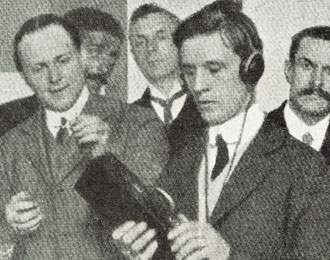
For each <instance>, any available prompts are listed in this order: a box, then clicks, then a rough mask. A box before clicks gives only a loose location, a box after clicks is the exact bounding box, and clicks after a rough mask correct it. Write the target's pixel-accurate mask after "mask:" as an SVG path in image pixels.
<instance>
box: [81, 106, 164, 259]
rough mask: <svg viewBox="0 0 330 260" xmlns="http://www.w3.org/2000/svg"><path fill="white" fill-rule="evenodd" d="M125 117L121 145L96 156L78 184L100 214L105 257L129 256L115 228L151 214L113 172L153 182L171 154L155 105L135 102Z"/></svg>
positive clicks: (139, 180) (150, 184)
mask: <svg viewBox="0 0 330 260" xmlns="http://www.w3.org/2000/svg"><path fill="white" fill-rule="evenodd" d="M125 120H126V122H124V123H123V126H122V127H121V128H122V131H121V135H120V138H119V139H118V143H119V145H118V146H117V147H120V148H119V149H118V148H117V149H116V151H111V152H112V153H109V154H108V155H107V156H104V157H101V158H97V159H95V160H93V161H92V162H91V163H90V164H89V165H88V167H87V169H86V170H85V171H84V173H83V175H82V176H81V177H80V179H79V180H78V182H77V183H76V185H75V188H76V190H77V191H78V192H79V193H80V195H81V196H82V197H83V198H84V199H85V200H86V201H87V202H88V203H89V204H90V205H91V206H92V207H93V209H94V210H95V212H96V213H97V215H98V217H99V220H100V225H101V227H102V228H100V229H99V230H98V234H99V238H100V239H99V240H98V241H99V243H100V245H101V247H102V248H103V249H104V250H103V254H104V258H105V259H116V260H117V259H118V260H119V259H125V258H124V256H122V255H121V253H120V251H119V250H118V249H117V247H116V246H115V245H114V243H113V242H112V238H111V233H112V231H113V230H114V229H115V228H117V227H118V225H120V224H122V223H123V222H124V221H125V220H130V219H136V220H141V221H142V220H144V219H145V217H146V216H148V213H146V212H144V209H143V208H141V207H139V204H138V203H137V201H135V200H131V198H130V194H129V193H127V192H125V190H123V189H122V187H121V186H120V185H118V183H116V182H115V181H114V180H113V178H112V175H111V174H110V173H112V174H114V175H115V176H120V177H122V176H126V177H127V178H128V182H129V183H130V182H133V181H137V182H138V183H141V184H142V185H146V186H152V185H154V184H155V183H156V182H157V180H158V178H159V176H160V174H161V173H162V172H163V171H164V168H165V166H166V165H167V162H168V156H169V145H168V142H167V135H166V132H165V129H164V127H163V124H162V122H161V121H160V120H159V119H158V116H157V115H156V113H154V112H153V109H152V108H144V107H141V106H138V105H136V104H131V105H130V107H129V108H128V110H127V113H126V116H125ZM151 221H152V224H151V225H153V226H157V220H155V219H152V220H150V221H149V223H151ZM163 239H165V238H163ZM168 251H169V250H168V249H167V250H166V252H168ZM159 254H160V255H161V254H162V251H159Z"/></svg>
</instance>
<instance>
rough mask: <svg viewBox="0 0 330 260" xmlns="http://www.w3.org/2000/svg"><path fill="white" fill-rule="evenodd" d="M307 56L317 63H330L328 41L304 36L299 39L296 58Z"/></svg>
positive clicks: (329, 44) (329, 42) (329, 45)
mask: <svg viewBox="0 0 330 260" xmlns="http://www.w3.org/2000/svg"><path fill="white" fill-rule="evenodd" d="M302 57H304V58H307V59H310V60H311V61H313V62H316V63H319V64H327V65H329V64H330V41H327V40H323V39H316V38H312V37H305V38H303V39H302V40H301V42H300V44H299V48H298V50H297V54H296V59H299V58H302Z"/></svg>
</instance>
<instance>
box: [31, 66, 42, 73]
mask: <svg viewBox="0 0 330 260" xmlns="http://www.w3.org/2000/svg"><path fill="white" fill-rule="evenodd" d="M43 68H44V66H42V65H37V66H34V67H33V68H32V70H33V71H34V72H41V71H42V70H43Z"/></svg>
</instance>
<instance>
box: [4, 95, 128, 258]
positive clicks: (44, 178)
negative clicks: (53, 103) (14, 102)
mask: <svg viewBox="0 0 330 260" xmlns="http://www.w3.org/2000/svg"><path fill="white" fill-rule="evenodd" d="M124 108H125V106H124V105H122V104H120V103H115V102H114V101H113V100H111V102H109V100H108V99H107V98H105V97H101V96H97V95H90V97H89V99H88V101H87V103H86V105H85V107H84V109H83V111H82V114H90V115H96V116H98V117H100V118H101V119H103V120H104V121H106V122H108V123H109V125H110V128H111V134H110V140H109V145H110V144H111V145H112V144H113V146H115V144H116V139H117V138H116V136H117V133H118V131H119V124H120V123H119V122H120V120H121V119H122V117H121V114H122V113H123V112H122V111H124ZM51 138H52V136H51V134H50V132H49V130H48V128H47V126H46V123H45V120H44V112H43V109H41V108H40V109H39V110H38V111H37V112H36V113H35V114H34V115H33V116H31V117H30V118H29V119H28V120H26V121H25V122H23V123H22V124H20V125H19V126H17V127H16V128H15V129H13V130H12V131H10V132H8V133H7V134H6V135H4V136H3V137H2V138H1V139H0V142H1V145H0V172H1V174H2V177H1V182H0V186H1V187H0V192H1V199H0V207H1V215H2V217H1V221H0V225H1V230H2V231H1V234H0V241H8V240H10V241H17V246H16V249H17V250H18V253H17V255H18V256H17V259H24V260H28V259H31V260H32V259H71V260H73V259H77V260H78V259H79V260H80V259H86V260H87V259H95V260H97V259H102V258H101V251H100V248H99V246H98V243H97V239H98V238H97V235H96V234H95V230H94V229H95V228H93V227H94V218H93V213H92V212H91V211H90V209H89V207H88V205H87V203H86V202H85V201H84V200H83V199H82V198H81V197H80V196H79V194H78V193H77V192H76V191H75V190H74V189H73V187H74V185H75V183H76V181H77V180H78V178H79V177H80V175H81V173H82V172H83V171H84V169H85V167H86V164H87V161H88V160H89V159H88V153H85V151H84V148H82V147H78V146H77V143H76V141H75V140H74V138H73V137H70V139H69V140H68V142H66V143H65V146H64V147H63V150H61V151H62V152H61V153H58V154H57V155H56V160H55V163H56V164H57V167H55V168H54V167H52V166H53V164H51V163H50V161H51V159H52V158H50V155H49V154H50V152H49V140H51ZM112 149H113V150H116V147H113V148H112ZM53 159H54V158H53ZM53 161H54V160H53ZM20 191H26V192H28V193H29V194H31V196H32V198H33V199H34V200H37V201H38V202H39V203H40V204H41V210H42V212H43V214H44V215H45V219H44V220H43V221H42V223H41V225H40V226H39V228H38V229H37V230H36V231H35V232H33V233H29V234H27V235H25V236H17V235H15V233H14V232H13V231H12V229H11V227H10V226H9V225H8V223H6V220H5V218H4V207H5V204H6V203H8V202H9V200H10V198H11V197H12V196H13V195H15V194H17V193H18V192H20Z"/></svg>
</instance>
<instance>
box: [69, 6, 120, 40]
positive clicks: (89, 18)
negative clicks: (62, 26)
mask: <svg viewBox="0 0 330 260" xmlns="http://www.w3.org/2000/svg"><path fill="white" fill-rule="evenodd" d="M64 18H65V19H67V20H68V21H69V22H70V23H71V24H72V25H74V26H76V27H77V28H78V29H79V31H82V30H86V31H104V32H108V33H110V34H111V35H112V36H113V37H116V38H118V39H119V40H120V41H121V42H123V40H124V38H125V35H124V32H123V29H122V27H121V25H120V22H119V21H118V20H117V19H115V18H114V17H113V16H112V15H111V14H109V13H106V12H103V11H101V10H99V9H96V8H92V7H80V8H77V9H72V10H70V11H68V12H66V13H65V15H64Z"/></svg>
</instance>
